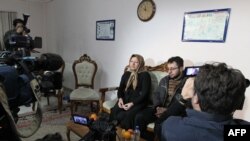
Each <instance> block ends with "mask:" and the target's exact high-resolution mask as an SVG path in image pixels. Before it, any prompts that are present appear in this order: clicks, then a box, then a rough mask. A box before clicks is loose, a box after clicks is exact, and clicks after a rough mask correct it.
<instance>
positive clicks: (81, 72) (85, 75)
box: [75, 61, 95, 85]
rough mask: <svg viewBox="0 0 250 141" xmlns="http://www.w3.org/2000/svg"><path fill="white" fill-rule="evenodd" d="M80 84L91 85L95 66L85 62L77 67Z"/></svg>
mask: <svg viewBox="0 0 250 141" xmlns="http://www.w3.org/2000/svg"><path fill="white" fill-rule="evenodd" d="M75 69H76V74H77V81H78V84H87V85H91V82H92V78H93V75H94V72H95V71H94V70H95V66H94V64H92V63H89V62H87V61H83V62H82V63H78V64H76V66H75Z"/></svg>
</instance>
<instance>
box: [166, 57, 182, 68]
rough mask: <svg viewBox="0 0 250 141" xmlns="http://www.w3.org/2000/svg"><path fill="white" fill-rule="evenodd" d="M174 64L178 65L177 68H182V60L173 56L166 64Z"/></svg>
mask: <svg viewBox="0 0 250 141" xmlns="http://www.w3.org/2000/svg"><path fill="white" fill-rule="evenodd" d="M173 62H176V64H177V65H178V67H183V62H184V61H183V59H182V58H181V57H179V56H174V57H171V58H169V59H168V61H167V63H168V64H169V63H173Z"/></svg>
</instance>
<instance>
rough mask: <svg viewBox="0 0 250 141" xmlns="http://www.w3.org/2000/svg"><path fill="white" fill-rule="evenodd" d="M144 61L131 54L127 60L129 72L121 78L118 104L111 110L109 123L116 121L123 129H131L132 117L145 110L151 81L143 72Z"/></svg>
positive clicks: (137, 55)
mask: <svg viewBox="0 0 250 141" xmlns="http://www.w3.org/2000/svg"><path fill="white" fill-rule="evenodd" d="M144 64H145V63H144V59H143V57H142V56H141V55H139V54H133V55H132V56H131V57H130V59H129V66H128V67H129V68H128V69H129V70H128V71H126V72H125V73H124V74H123V75H122V78H121V81H120V86H119V89H118V93H117V95H118V102H117V103H116V104H115V106H114V107H113V108H112V109H111V114H110V121H113V120H117V121H118V123H119V124H120V126H121V127H122V128H124V129H133V128H134V127H135V125H133V121H134V117H135V115H136V113H137V112H139V111H140V110H141V109H143V108H145V106H146V105H147V102H146V101H147V99H148V97H149V93H150V87H151V79H150V75H149V73H148V72H146V71H144V70H145V67H144Z"/></svg>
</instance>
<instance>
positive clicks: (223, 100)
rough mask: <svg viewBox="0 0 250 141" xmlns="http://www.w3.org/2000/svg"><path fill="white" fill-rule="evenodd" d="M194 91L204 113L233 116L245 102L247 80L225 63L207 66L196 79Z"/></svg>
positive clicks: (201, 69)
mask: <svg viewBox="0 0 250 141" xmlns="http://www.w3.org/2000/svg"><path fill="white" fill-rule="evenodd" d="M194 89H195V91H196V93H197V95H198V100H199V104H200V108H201V110H202V111H204V112H208V113H213V114H220V115H231V114H232V113H233V112H234V111H235V110H237V109H239V108H240V106H242V105H241V104H243V102H244V99H245V90H246V80H245V77H244V75H243V74H242V73H241V71H239V70H237V69H233V68H229V67H228V66H227V65H226V64H225V63H214V64H205V65H203V66H201V68H200V70H199V73H198V75H197V76H196V77H195V81H194Z"/></svg>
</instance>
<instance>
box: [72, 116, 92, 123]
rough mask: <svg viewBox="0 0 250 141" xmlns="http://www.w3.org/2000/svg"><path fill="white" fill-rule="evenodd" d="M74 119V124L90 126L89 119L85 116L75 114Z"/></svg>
mask: <svg viewBox="0 0 250 141" xmlns="http://www.w3.org/2000/svg"><path fill="white" fill-rule="evenodd" d="M72 119H73V121H74V123H77V124H81V125H88V123H89V118H88V117H86V116H84V115H77V114H73V115H72Z"/></svg>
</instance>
